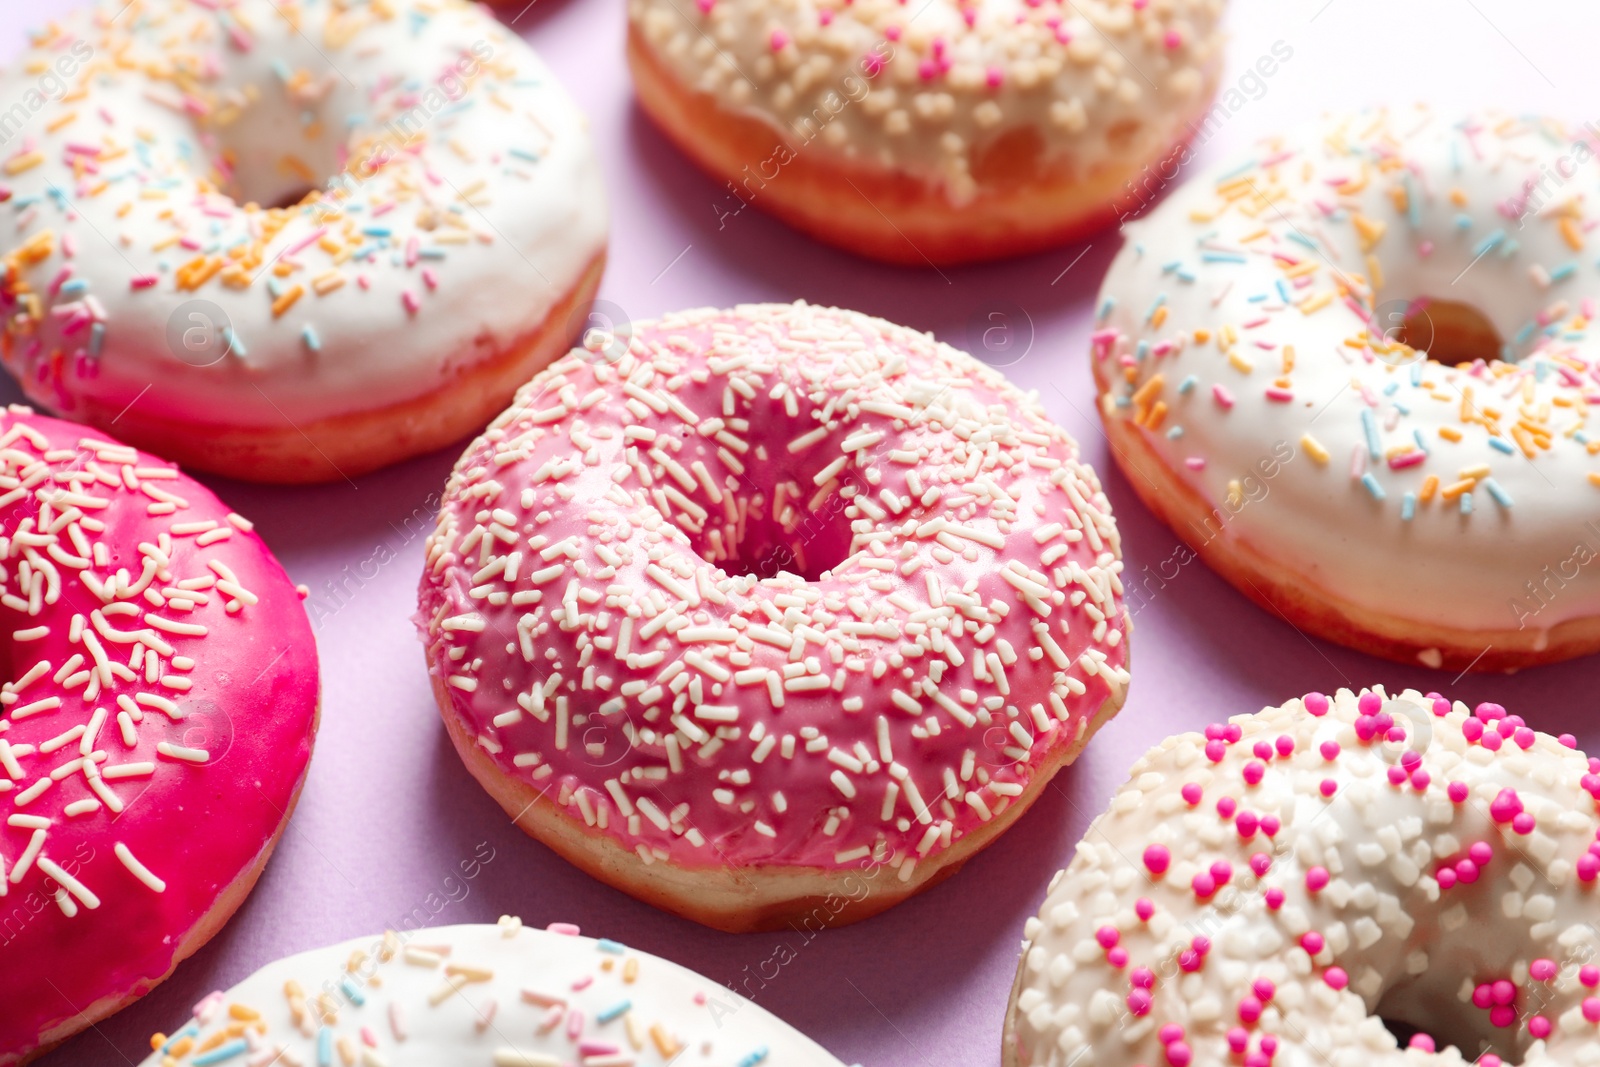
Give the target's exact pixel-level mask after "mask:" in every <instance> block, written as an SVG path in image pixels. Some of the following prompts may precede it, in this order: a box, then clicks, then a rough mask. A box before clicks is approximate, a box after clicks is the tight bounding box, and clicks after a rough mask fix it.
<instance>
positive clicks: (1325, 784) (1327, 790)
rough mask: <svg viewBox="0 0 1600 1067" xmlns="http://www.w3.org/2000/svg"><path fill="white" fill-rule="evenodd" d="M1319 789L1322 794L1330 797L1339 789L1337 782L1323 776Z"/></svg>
mask: <svg viewBox="0 0 1600 1067" xmlns="http://www.w3.org/2000/svg"><path fill="white" fill-rule="evenodd" d="M1321 789H1322V795H1323V796H1325V797H1331V796H1333V794H1335V793H1337V792H1338V791H1339V783H1338V782H1336V781H1334V780H1333V779H1332V778H1324V779H1323V780H1322V786H1321Z"/></svg>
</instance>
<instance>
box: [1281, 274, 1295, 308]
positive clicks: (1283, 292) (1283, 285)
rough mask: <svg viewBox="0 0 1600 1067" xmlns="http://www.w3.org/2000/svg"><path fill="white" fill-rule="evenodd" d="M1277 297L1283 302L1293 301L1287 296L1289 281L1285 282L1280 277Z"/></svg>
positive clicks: (1289, 302)
mask: <svg viewBox="0 0 1600 1067" xmlns="http://www.w3.org/2000/svg"><path fill="white" fill-rule="evenodd" d="M1278 298H1279V299H1281V300H1282V301H1283V302H1284V303H1285V304H1292V303H1294V301H1293V300H1292V299H1291V298H1290V296H1289V283H1287V282H1285V281H1284V280H1283V279H1282V278H1279V279H1278Z"/></svg>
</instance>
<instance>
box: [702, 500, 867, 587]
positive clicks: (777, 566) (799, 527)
mask: <svg viewBox="0 0 1600 1067" xmlns="http://www.w3.org/2000/svg"><path fill="white" fill-rule="evenodd" d="M791 487H792V488H797V486H793V485H792V486H791ZM847 494H848V496H853V495H854V493H853V492H850V491H849V490H845V491H843V492H841V491H835V492H832V493H829V494H827V495H826V496H823V497H822V498H821V499H820V500H812V499H806V500H795V499H793V494H792V493H787V492H786V493H784V494H783V495H782V497H781V498H780V497H778V495H777V493H776V490H773V491H755V490H749V491H747V492H745V493H742V494H741V496H742V499H738V500H737V503H736V506H739V507H741V508H742V509H743V511H744V513H745V515H746V516H747V517H746V519H745V522H744V524H743V531H742V536H740V535H739V534H738V532H737V529H736V530H735V532H734V533H732V534H730V532H729V530H728V528H727V527H724V528H723V529H722V530H720V531H718V532H717V536H715V537H712V536H711V533H712V531H710V530H704V531H701V532H700V533H698V534H697V533H695V532H693V531H687V530H686V531H685V532H686V533H689V538H690V541H691V542H693V543H694V546H695V550H696V551H698V552H699V553H700V555H701V557H702V558H704V559H706V560H707V561H708V562H711V563H714V564H716V565H717V566H719V567H721V568H722V569H723V570H724V571H726V572H727V573H729V574H733V575H749V576H751V577H753V578H777V577H779V576H781V575H786V574H787V575H793V576H795V577H798V578H800V579H801V580H803V581H807V582H815V581H818V580H820V579H821V578H822V577H823V576H824V575H826V574H827V573H828V572H829V571H830V570H832V569H833V568H834V567H836V566H838V565H839V564H840V563H841V562H843V561H844V559H845V558H846V557H847V556H849V554H850V541H851V532H850V521H849V519H848V518H846V516H845V509H846V507H847V506H848V496H847ZM773 500H781V503H780V504H779V507H778V508H777V514H776V515H774V514H772V511H773V509H772V508H770V507H768V503H769V501H773Z"/></svg>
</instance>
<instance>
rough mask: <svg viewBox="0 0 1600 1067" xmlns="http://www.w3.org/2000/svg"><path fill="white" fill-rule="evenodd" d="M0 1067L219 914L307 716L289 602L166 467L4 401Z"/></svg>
mask: <svg viewBox="0 0 1600 1067" xmlns="http://www.w3.org/2000/svg"><path fill="white" fill-rule="evenodd" d="M0 624H3V627H0V646H3V648H4V650H5V653H6V657H7V666H6V668H5V670H4V674H3V676H4V678H5V679H6V681H5V682H4V684H3V685H0V810H4V813H5V817H4V821H3V822H0V945H3V952H4V959H5V961H6V966H5V967H3V968H0V1005H4V1007H3V1008H0V1065H11V1064H17V1063H21V1062H24V1061H26V1060H28V1059H30V1058H32V1056H34V1055H36V1054H38V1053H39V1052H41V1051H43V1050H44V1049H46V1048H48V1047H49V1046H51V1045H53V1044H55V1043H56V1042H59V1041H61V1040H64V1039H65V1038H67V1037H69V1036H71V1035H72V1034H74V1033H77V1032H78V1031H79V1030H82V1029H84V1028H85V1027H87V1026H90V1025H92V1024H93V1023H95V1022H96V1021H98V1020H100V1019H102V1018H104V1017H105V1016H107V1015H110V1014H111V1013H112V1012H114V1011H116V1010H118V1009H119V1008H121V1007H122V1006H123V1005H125V1004H127V1003H129V1002H130V1001H132V1000H135V999H137V998H138V997H140V996H143V995H144V994H145V993H147V992H148V991H149V990H150V989H151V988H152V987H154V986H155V985H156V984H157V983H159V982H160V981H162V980H163V979H164V978H166V977H167V975H168V974H170V973H171V972H172V969H173V968H174V967H175V966H176V965H177V964H178V962H179V961H181V960H183V959H184V958H186V957H187V956H189V955H190V954H192V953H193V952H194V951H195V950H197V949H198V948H199V947H200V946H201V945H203V944H205V943H206V941H208V940H209V939H210V938H211V937H212V935H213V934H215V933H216V932H217V931H218V930H219V929H220V928H221V927H222V925H223V924H224V923H225V922H227V920H228V918H229V916H231V915H232V914H233V912H234V910H235V909H236V908H238V906H239V905H240V903H241V902H242V901H243V900H244V898H245V896H246V895H247V894H248V893H249V892H250V888H251V886H253V885H254V884H255V881H256V878H257V876H259V875H260V873H261V869H262V867H263V866H264V865H265V863H266V861H267V857H268V856H269V855H270V854H271V852H272V847H273V845H274V844H275V843H276V842H277V839H278V835H279V834H280V833H281V832H282V830H283V827H284V825H285V823H286V822H287V820H288V817H289V813H290V812H291V811H292V810H293V809H294V805H295V800H296V798H297V797H298V796H299V792H300V786H301V783H302V782H303V781H304V779H305V772H306V765H307V761H308V760H309V759H310V757H311V743H312V737H313V734H314V733H315V729H316V721H317V691H318V686H317V654H316V646H315V645H314V643H313V642H312V638H311V631H310V625H309V623H308V622H307V619H306V614H305V611H304V609H303V608H302V607H301V606H300V596H299V593H298V592H297V591H296V589H295V587H294V586H293V585H292V584H291V583H290V582H289V579H288V577H287V576H286V575H285V574H284V572H283V568H282V567H280V566H279V565H278V562H277V560H275V559H274V558H273V557H272V554H271V553H270V552H268V551H267V547H266V545H264V544H263V543H262V541H261V539H260V538H259V537H257V536H256V535H255V534H254V533H252V532H251V531H250V523H249V522H247V521H246V520H245V519H243V518H241V517H240V516H239V515H236V514H234V513H233V512H231V511H229V510H228V508H227V506H226V505H224V504H223V503H222V502H221V501H219V500H218V499H217V498H216V497H215V496H213V495H212V494H211V492H210V491H209V490H207V489H206V488H205V487H204V486H202V485H200V484H199V483H198V482H195V481H193V480H192V479H190V478H188V477H186V476H184V475H183V474H181V473H179V472H178V470H177V468H176V467H174V466H173V465H172V464H170V463H166V462H164V461H162V460H159V459H156V458H155V457H153V456H149V455H147V454H145V453H143V452H139V451H136V450H134V449H132V448H129V447H128V446H127V445H123V444H119V443H117V442H116V441H113V440H112V439H110V438H108V437H106V436H105V435H103V434H101V433H99V432H98V431H96V430H91V429H86V428H84V427H82V426H77V425H73V424H72V423H67V422H60V421H57V420H55V419H48V418H42V417H40V416H36V415H34V414H33V413H32V412H30V411H29V410H28V409H26V408H18V407H13V408H10V409H7V410H0Z"/></svg>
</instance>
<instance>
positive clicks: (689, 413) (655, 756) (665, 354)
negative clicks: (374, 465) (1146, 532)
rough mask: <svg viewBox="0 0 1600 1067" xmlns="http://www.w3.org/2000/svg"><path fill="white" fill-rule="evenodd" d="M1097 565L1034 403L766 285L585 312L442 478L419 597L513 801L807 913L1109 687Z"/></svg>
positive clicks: (548, 825) (644, 890)
mask: <svg viewBox="0 0 1600 1067" xmlns="http://www.w3.org/2000/svg"><path fill="white" fill-rule="evenodd" d="M1120 568H1121V562H1120V541H1119V538H1118V534H1117V528H1116V524H1115V521H1114V520H1113V518H1112V515H1111V511H1110V508H1109V505H1108V504H1107V502H1106V500H1105V497H1104V494H1103V493H1102V491H1101V489H1100V485H1099V482H1098V481H1097V480H1096V478H1095V475H1094V472H1093V471H1092V470H1091V469H1089V467H1088V466H1087V465H1085V464H1084V463H1083V462H1082V461H1081V460H1080V459H1079V457H1078V450H1077V446H1076V445H1075V444H1074V443H1073V442H1072V440H1071V439H1070V438H1069V437H1068V436H1067V434H1066V433H1065V432H1064V431H1063V430H1061V429H1060V428H1058V427H1056V426H1054V425H1053V424H1051V423H1050V422H1049V420H1048V419H1047V418H1046V417H1045V415H1044V412H1043V409H1042V407H1041V406H1040V405H1039V403H1038V400H1037V398H1036V397H1034V396H1031V395H1028V394H1024V393H1023V392H1022V391H1021V390H1019V389H1017V388H1015V387H1014V386H1012V385H1010V384H1009V383H1007V382H1006V381H1005V379H1004V378H1002V377H1001V376H1000V375H999V374H998V373H997V372H995V371H993V370H992V369H990V368H988V367H986V366H984V365H983V364H981V363H979V362H978V361H977V360H975V359H973V358H972V357H971V356H968V355H966V354H965V353H963V352H958V351H956V350H955V349H953V348H950V347H949V346H947V345H943V344H940V343H938V342H937V341H935V340H933V339H932V338H931V337H930V336H929V335H927V334H922V333H917V332H914V331H912V330H908V329H905V328H903V327H900V326H895V325H892V324H890V323H887V322H884V321H882V320H881V319H875V318H871V317H868V316H866V315H862V314H859V313H856V312H851V311H841V310H837V309H831V308H818V307H810V306H807V305H805V304H803V303H796V304H792V305H790V304H756V305H745V306H741V307H737V308H734V309H732V310H728V311H718V310H712V309H702V310H698V311H688V312H683V313H679V314H674V315H668V316H666V317H665V318H663V319H661V320H659V321H656V322H651V323H641V324H636V325H633V326H631V327H630V328H629V329H628V330H627V331H625V332H624V333H622V334H616V335H609V336H608V335H603V334H601V333H600V332H599V331H591V332H590V334H589V335H588V337H587V338H586V346H585V347H582V348H579V349H576V350H574V351H573V352H572V353H571V354H569V355H568V356H566V357H565V358H563V359H561V360H559V361H558V362H556V363H555V364H552V366H551V367H550V368H549V369H548V370H546V371H545V372H544V373H543V374H541V375H540V376H538V377H537V378H535V379H534V380H533V381H532V382H530V383H529V384H528V385H526V386H525V387H524V388H523V389H522V391H521V392H520V393H519V394H518V396H517V400H516V402H515V403H514V404H513V405H512V407H511V408H510V409H509V410H508V411H506V412H505V413H504V414H502V415H501V416H500V417H499V418H498V419H496V420H495V421H494V422H493V423H492V424H491V425H490V427H489V429H488V430H487V431H486V432H485V433H484V434H483V436H481V437H480V438H479V439H478V440H477V441H475V442H474V443H473V444H472V445H471V446H470V447H469V448H468V449H467V451H466V452H465V454H463V456H462V457H461V460H460V462H459V463H457V464H456V468H455V471H454V472H453V473H452V475H451V476H450V480H449V483H448V485H447V487H446V489H445V493H444V497H443V501H442V504H441V506H440V513H439V520H438V525H437V527H436V529H435V530H434V532H433V533H432V534H431V535H430V538H429V540H428V543H427V552H426V565H425V571H424V574H423V578H422V583H421V589H420V593H419V602H420V603H419V610H418V616H417V621H418V625H419V628H420V629H421V631H422V637H423V641H424V643H425V645H426V651H427V661H428V666H429V670H430V673H431V677H432V680H433V685H434V690H435V693H436V695H437V698H438V703H439V707H440V711H441V712H442V714H443V717H444V721H445V725H446V727H447V728H448V731H449V734H450V736H451V738H452V740H453V741H454V742H455V746H456V749H457V751H458V752H459V753H460V755H461V758H462V759H463V760H464V761H465V763H466V764H467V767H468V769H469V770H470V771H471V772H472V774H473V775H474V776H475V777H476V778H477V779H478V781H479V782H480V783H481V784H482V785H483V786H484V788H485V789H487V790H488V792H489V793H490V794H492V795H493V796H494V798H495V799H496V800H497V801H499V803H500V804H501V805H502V806H503V807H504V808H505V809H506V811H507V813H508V814H510V815H512V816H513V817H514V818H515V820H516V822H517V824H518V825H519V826H521V827H522V828H523V829H524V830H525V831H527V832H528V833H529V834H531V835H532V836H534V837H536V838H538V839H539V840H540V841H543V842H544V843H545V844H547V845H548V846H550V847H551V848H552V849H554V850H555V851H556V852H558V853H559V854H561V855H562V856H564V857H566V858H567V859H568V860H570V861H572V862H573V863H575V864H576V865H578V866H579V867H581V868H583V869H585V870H587V871H588V872H589V873H591V874H593V875H594V876H596V877H598V878H600V879H601V880H603V881H605V882H608V883H609V884H611V885H613V886H615V887H617V888H620V889H623V890H624V891H626V892H629V893H632V894H633V895H634V896H636V897H639V898H641V899H643V900H646V901H649V902H651V903H653V904H655V905H657V906H659V907H663V908H666V909H669V910H671V911H673V912H676V913H678V914H680V915H683V916H686V917H688V918H692V919H695V920H697V921H699V922H702V923H705V924H707V925H711V926H715V927H717V928H719V929H724V930H735V931H736V930H751V929H769V928H776V927H780V926H782V925H784V924H786V923H797V924H801V925H802V926H806V925H807V924H813V925H815V926H818V927H820V926H831V925H838V924H841V923H844V922H850V921H855V920H856V919H860V918H864V917H866V916H868V915H871V914H874V913H875V912H878V911H881V910H882V909H884V908H886V907H889V906H890V905H891V904H894V903H896V902H897V901H899V900H902V899H904V898H905V897H907V896H909V895H911V894H912V893H915V892H917V891H918V890H920V889H923V888H926V887H927V886H929V885H931V884H933V883H934V882H935V881H937V880H939V879H940V878H941V877H943V876H944V875H948V874H950V873H953V872H954V871H955V870H956V868H957V867H959V865H960V864H961V863H962V862H964V861H965V860H966V859H967V857H969V856H971V855H972V854H973V853H975V852H976V851H977V850H979V849H980V848H982V847H983V846H984V845H986V844H988V843H989V842H990V841H992V840H993V839H994V838H995V837H996V836H997V835H998V834H999V833H1000V832H1001V831H1003V830H1004V829H1005V828H1006V827H1007V826H1009V825H1010V824H1011V823H1012V822H1013V821H1014V820H1015V819H1016V818H1017V816H1018V815H1019V814H1021V812H1022V811H1023V810H1024V809H1026V808H1027V807H1028V805H1029V804H1030V803H1032V801H1033V800H1034V799H1035V798H1036V797H1037V796H1038V794H1039V793H1040V791H1041V790H1042V789H1043V788H1044V787H1045V785H1046V783H1047V782H1048V781H1049V779H1050V778H1051V776H1052V775H1053V774H1054V773H1055V772H1056V771H1057V770H1058V769H1059V768H1060V767H1062V766H1064V765H1065V764H1068V763H1070V762H1072V760H1073V759H1075V758H1076V756H1077V754H1078V752H1079V751H1080V750H1081V749H1082V747H1083V746H1084V745H1085V744H1086V743H1087V742H1088V740H1089V738H1090V737H1091V736H1092V735H1093V733H1094V731H1095V729H1096V728H1097V727H1098V726H1099V725H1100V724H1101V723H1102V722H1104V721H1105V720H1106V719H1108V718H1109V717H1110V716H1111V715H1113V714H1115V712H1116V710H1117V709H1118V708H1119V707H1120V706H1121V704H1122V701H1123V697H1124V695H1125V692H1126V686H1127V680H1128V675H1127V669H1126V663H1127V643H1126V641H1125V640H1124V638H1125V636H1126V633H1127V621H1126V612H1125V610H1124V607H1123V603H1122V599H1121V594H1120V584H1119V573H1120ZM808 928H809V927H808Z"/></svg>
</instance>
